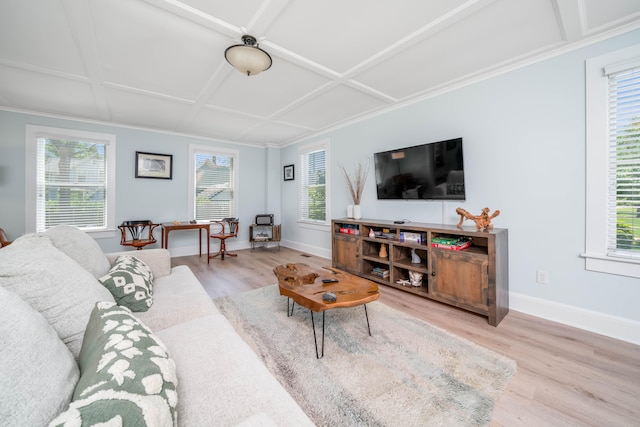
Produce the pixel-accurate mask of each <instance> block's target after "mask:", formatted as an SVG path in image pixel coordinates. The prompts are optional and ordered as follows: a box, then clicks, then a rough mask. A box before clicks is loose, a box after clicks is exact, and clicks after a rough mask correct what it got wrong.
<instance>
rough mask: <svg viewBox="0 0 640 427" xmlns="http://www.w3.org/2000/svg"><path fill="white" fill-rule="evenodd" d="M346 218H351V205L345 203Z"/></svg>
mask: <svg viewBox="0 0 640 427" xmlns="http://www.w3.org/2000/svg"><path fill="white" fill-rule="evenodd" d="M347 218H353V205H347Z"/></svg>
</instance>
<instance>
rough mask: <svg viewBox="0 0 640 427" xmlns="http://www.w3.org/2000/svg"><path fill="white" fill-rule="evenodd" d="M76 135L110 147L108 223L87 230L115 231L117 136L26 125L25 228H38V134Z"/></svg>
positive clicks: (97, 233)
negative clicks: (98, 227)
mask: <svg viewBox="0 0 640 427" xmlns="http://www.w3.org/2000/svg"><path fill="white" fill-rule="evenodd" d="M41 137H46V138H58V139H76V140H84V141H92V142H98V143H101V144H106V145H108V146H109V149H108V150H107V159H106V160H107V171H106V173H107V223H106V226H105V227H104V228H101V229H97V230H96V229H91V230H85V231H86V233H87V234H89V235H91V236H92V237H94V238H109V237H114V236H115V235H116V234H115V232H116V219H115V216H116V206H115V204H116V203H115V201H116V136H115V135H113V134H108V133H99V132H89V131H81V130H77V129H65V128H56V127H50V126H39V125H27V126H26V131H25V155H26V156H25V157H26V159H25V160H26V161H25V230H26V232H27V233H35V232H36V230H37V220H38V219H37V204H38V201H37V194H38V191H37V186H38V182H37V175H38V174H37V173H36V171H37V167H38V166H37V162H38V159H37V155H38V138H41Z"/></svg>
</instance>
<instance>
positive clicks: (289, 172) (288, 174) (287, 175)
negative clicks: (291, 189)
mask: <svg viewBox="0 0 640 427" xmlns="http://www.w3.org/2000/svg"><path fill="white" fill-rule="evenodd" d="M293 171H294V169H293V165H287V166H285V167H284V180H285V181H293V179H294V175H293Z"/></svg>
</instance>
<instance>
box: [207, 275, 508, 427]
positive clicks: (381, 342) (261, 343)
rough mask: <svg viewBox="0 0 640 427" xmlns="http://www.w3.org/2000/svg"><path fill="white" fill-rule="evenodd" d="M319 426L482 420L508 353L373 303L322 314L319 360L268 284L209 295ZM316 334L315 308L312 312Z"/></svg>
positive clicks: (504, 377)
mask: <svg viewBox="0 0 640 427" xmlns="http://www.w3.org/2000/svg"><path fill="white" fill-rule="evenodd" d="M215 303H216V305H217V306H218V308H219V309H220V310H221V311H222V313H223V314H224V315H225V316H226V317H227V318H228V319H229V321H230V322H231V323H232V324H233V326H234V327H235V329H236V330H237V331H238V332H239V333H240V335H241V336H242V337H243V338H244V340H245V341H246V342H247V343H248V344H249V345H250V346H251V347H252V348H253V349H254V350H255V351H256V353H258V355H259V356H260V357H261V358H262V360H263V361H264V363H265V364H266V365H267V367H268V368H269V370H270V371H271V372H272V373H273V374H274V375H275V376H276V377H277V378H278V380H279V381H280V382H281V383H282V385H283V386H284V387H285V388H286V389H287V390H288V391H289V393H290V394H291V395H292V396H293V397H294V399H295V400H296V401H297V402H298V404H299V405H300V406H301V407H302V409H303V410H304V411H305V412H306V413H307V415H308V416H309V417H310V418H311V419H312V421H314V422H315V423H316V424H317V425H319V426H485V425H489V423H490V420H491V413H492V411H493V408H494V405H495V402H496V400H497V399H498V397H500V394H501V393H502V392H503V391H504V389H505V388H506V386H507V385H508V383H509V381H510V379H511V377H512V376H513V375H514V373H515V370H516V363H515V361H513V360H511V359H508V358H506V357H504V356H502V355H499V354H497V353H495V352H493V351H490V350H488V349H486V348H483V347H481V346H479V345H477V344H475V343H472V342H471V341H468V340H466V339H463V338H461V337H457V336H455V335H453V334H451V333H449V332H447V331H444V330H443V329H440V328H437V327H434V326H432V325H430V324H428V323H426V322H424V321H422V320H420V319H417V318H415V317H412V316H410V315H407V314H405V313H403V312H401V311H398V310H395V309H393V308H391V307H389V306H387V305H385V304H383V303H381V302H379V301H376V302H373V303H370V304H367V312H368V315H369V321H370V325H371V334H372V336H369V334H368V331H367V322H366V318H365V312H364V308H363V307H362V306H360V307H352V308H341V309H335V310H329V311H327V312H326V319H325V321H326V323H325V348H324V358H322V359H317V358H316V352H315V347H314V340H313V330H312V327H311V318H310V312H309V310H307V309H304V308H302V307H300V306H298V305H296V308H295V310H294V312H293V315H292V316H291V317H287V298H286V297H283V296H280V295H279V292H278V287H277V286H276V285H272V286H267V287H265V288H261V289H257V290H253V291H250V292H244V293H240V294H236V295H232V296H228V297H225V298H220V299H217V300H215ZM315 324H316V333H317V334H318V340H319V343H320V338H321V334H322V329H321V326H322V315H321V314H319V313H315Z"/></svg>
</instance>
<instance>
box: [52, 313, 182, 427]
mask: <svg viewBox="0 0 640 427" xmlns="http://www.w3.org/2000/svg"><path fill="white" fill-rule="evenodd" d="M78 363H79V365H80V380H79V381H78V384H77V385H76V388H75V391H74V393H73V400H72V401H71V403H70V405H69V409H67V410H66V411H65V412H63V413H62V414H60V415H59V416H58V417H57V418H56V419H54V420H53V421H52V422H51V424H50V426H80V425H83V426H84V425H96V424H100V425H103V424H101V423H104V425H131V426H176V425H177V413H176V405H177V403H178V395H177V391H176V387H177V382H178V380H177V377H176V367H175V363H174V361H173V359H171V358H170V357H169V355H168V354H167V350H166V348H165V346H164V345H163V344H162V342H160V340H159V339H158V338H157V337H156V336H155V335H153V333H152V332H151V331H150V330H149V329H148V328H147V327H146V326H145V325H144V324H142V323H141V322H140V321H139V320H138V319H137V318H136V317H135V316H134V315H133V314H131V311H130V310H129V309H127V308H126V307H121V306H118V305H116V304H114V303H112V302H99V303H97V304H96V307H95V308H94V310H93V312H92V313H91V318H90V320H89V324H88V325H87V330H86V332H85V336H84V341H83V343H82V350H81V351H80V358H79V360H78Z"/></svg>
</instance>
